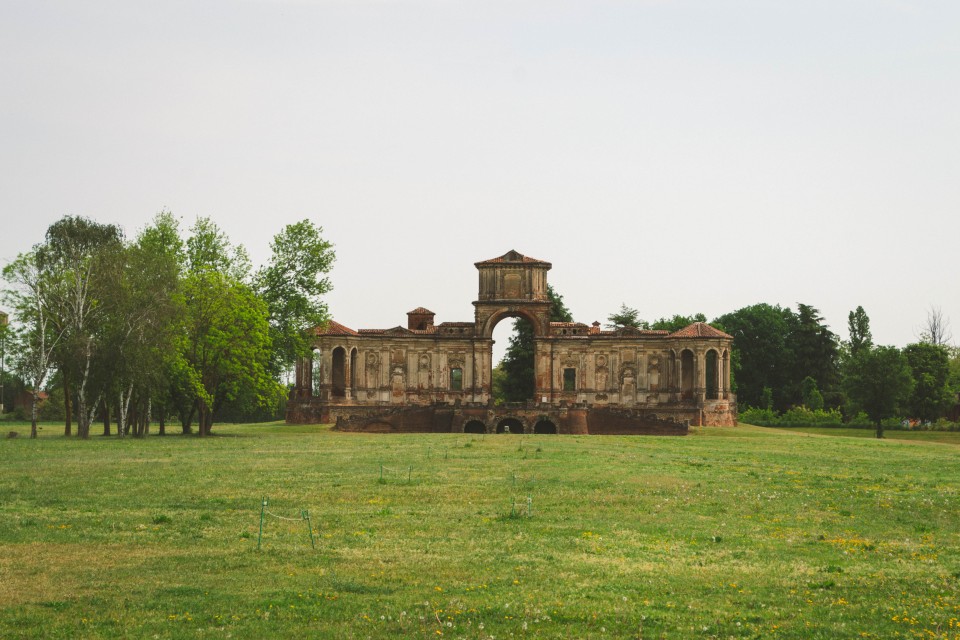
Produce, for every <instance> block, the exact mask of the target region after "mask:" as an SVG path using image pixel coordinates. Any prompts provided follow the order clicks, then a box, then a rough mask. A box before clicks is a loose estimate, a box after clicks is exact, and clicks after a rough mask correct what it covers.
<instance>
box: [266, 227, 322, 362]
mask: <svg viewBox="0 0 960 640" xmlns="http://www.w3.org/2000/svg"><path fill="white" fill-rule="evenodd" d="M322 232H323V229H321V228H320V227H318V226H316V225H314V224H313V223H312V222H310V221H309V220H301V221H300V222H297V223H296V224H291V225H287V226H286V227H284V229H283V231H281V232H280V233H278V234H277V235H276V236H274V238H273V242H271V243H270V248H271V249H272V251H273V255H272V256H271V258H270V263H269V264H268V265H267V266H265V267H263V268H261V269H260V270H259V271H258V272H257V274H256V277H255V278H254V288H255V289H256V291H257V293H258V294H259V296H260V298H261V299H263V300H264V301H265V302H266V303H267V310H268V313H269V322H270V336H271V340H272V343H273V351H274V358H273V360H274V362H273V365H274V370H275V371H276V372H277V373H279V372H281V371H285V370H288V369H289V368H290V367H291V366H292V365H293V363H294V362H295V361H296V359H297V357H298V356H307V355H309V354H310V342H309V338H308V336H307V333H306V331H305V330H306V329H308V328H310V327H316V326H319V325H321V324H323V323H325V322H326V321H327V320H328V319H329V314H328V312H327V305H326V304H325V303H324V302H323V298H322V296H323V295H324V294H326V293H328V292H329V291H330V290H331V289H332V286H331V284H330V280H329V279H328V278H327V276H326V274H327V273H328V272H329V271H330V268H331V267H332V266H333V260H334V257H335V255H334V251H333V245H332V244H330V243H329V242H327V241H326V240H324V239H323V237H322V236H321V233H322Z"/></svg>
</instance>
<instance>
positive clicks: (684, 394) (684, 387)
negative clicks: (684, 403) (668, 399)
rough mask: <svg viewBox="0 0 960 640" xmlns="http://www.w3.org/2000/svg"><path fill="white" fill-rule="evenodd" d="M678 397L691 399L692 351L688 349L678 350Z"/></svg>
mask: <svg viewBox="0 0 960 640" xmlns="http://www.w3.org/2000/svg"><path fill="white" fill-rule="evenodd" d="M680 397H681V398H682V399H683V400H692V399H693V351H690V349H684V350H683V351H682V352H680Z"/></svg>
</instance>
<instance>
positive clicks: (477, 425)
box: [463, 420, 487, 433]
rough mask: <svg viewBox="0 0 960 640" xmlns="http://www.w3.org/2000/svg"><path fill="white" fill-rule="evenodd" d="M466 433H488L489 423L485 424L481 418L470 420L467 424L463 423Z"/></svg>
mask: <svg viewBox="0 0 960 640" xmlns="http://www.w3.org/2000/svg"><path fill="white" fill-rule="evenodd" d="M463 432H464V433H486V432H487V425H485V424H483V423H482V422H480V421H479V420H468V421H467V423H466V424H465V425H463Z"/></svg>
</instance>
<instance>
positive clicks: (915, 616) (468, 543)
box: [0, 425, 960, 639]
mask: <svg viewBox="0 0 960 640" xmlns="http://www.w3.org/2000/svg"><path fill="white" fill-rule="evenodd" d="M8 430H9V427H8V426H6V425H4V426H3V427H0V434H2V435H5V433H6V431H8ZM17 430H19V431H20V432H21V435H22V434H23V433H25V432H26V431H27V430H26V429H23V428H17ZM56 431H57V429H56V428H47V429H45V430H44V437H41V438H40V439H39V440H36V441H31V440H28V439H26V438H24V437H19V438H15V439H6V440H3V441H2V442H0V496H2V501H0V637H3V638H20V637H36V638H101V637H106V638H267V637H320V638H382V637H404V638H406V637H413V638H440V637H444V638H498V639H501V638H578V637H579V638H830V639H835V638H897V637H899V638H960V622H958V619H960V447H958V446H955V445H951V444H943V443H937V442H933V443H924V442H916V441H914V442H902V441H897V440H893V439H888V440H883V441H878V440H875V439H872V438H866V437H864V438H853V437H834V436H833V435H831V436H823V435H816V434H809V433H803V432H800V431H798V430H790V431H786V430H777V429H762V428H755V427H748V426H741V427H737V428H733V429H711V428H704V429H694V430H693V433H692V434H691V435H690V436H689V437H685V438H677V437H674V438H669V437H666V438H660V437H586V436H583V437H578V436H536V437H533V436H519V435H499V436H494V435H488V436H464V435H460V436H457V435H453V434H450V435H427V434H424V435H363V434H342V433H335V432H331V431H329V430H328V429H327V428H325V427H286V426H283V425H256V426H222V427H218V428H216V429H215V431H217V432H218V433H219V434H220V435H219V436H217V437H213V438H210V439H206V440H201V439H198V438H192V437H178V436H168V437H165V438H159V437H151V438H148V439H146V440H140V441H138V440H132V439H127V440H125V441H119V440H117V439H115V438H107V439H105V438H93V439H91V440H90V441H88V442H79V441H76V440H67V439H64V438H62V437H58V436H56V435H54V434H55V433H56ZM831 433H834V432H833V430H831ZM856 435H860V434H859V433H858V434H856ZM890 435H894V434H893V433H891V434H890ZM911 435H914V434H911ZM916 435H920V434H916ZM929 435H930V436H937V435H943V434H929ZM381 464H382V465H383V467H384V470H383V476H382V479H381V472H380V466H381ZM262 496H268V498H269V505H268V509H269V511H270V512H272V513H273V514H276V515H279V516H283V517H286V518H291V519H290V520H281V519H278V518H275V517H273V516H269V515H268V516H267V520H266V524H265V527H264V535H263V544H262V547H263V548H262V550H261V551H258V550H257V541H258V530H259V522H260V503H261V497H262ZM528 498H529V499H530V504H531V505H532V514H530V515H529V517H528V514H527V513H526V510H527V505H528ZM304 509H306V510H308V511H309V515H310V518H311V524H312V526H313V529H314V531H315V542H316V549H313V548H312V547H311V543H310V538H309V537H308V532H307V525H306V523H305V521H303V520H302V519H300V513H301V510H304Z"/></svg>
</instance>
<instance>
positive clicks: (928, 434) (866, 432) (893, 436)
mask: <svg viewBox="0 0 960 640" xmlns="http://www.w3.org/2000/svg"><path fill="white" fill-rule="evenodd" d="M789 430H790V431H796V432H798V433H814V434H817V435H822V436H842V437H846V438H875V437H877V436H876V431H874V430H873V429H844V428H836V427H791V428H790V429H789ZM883 437H884V438H888V439H890V440H909V441H913V442H943V443H945V444H956V445H960V431H900V430H891V429H885V430H884V432H883Z"/></svg>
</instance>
